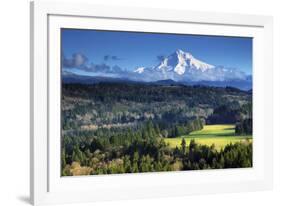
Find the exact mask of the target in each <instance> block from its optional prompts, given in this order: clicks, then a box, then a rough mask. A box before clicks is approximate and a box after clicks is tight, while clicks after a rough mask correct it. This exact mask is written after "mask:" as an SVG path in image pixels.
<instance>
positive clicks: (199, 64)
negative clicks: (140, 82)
mask: <svg viewBox="0 0 281 206" xmlns="http://www.w3.org/2000/svg"><path fill="white" fill-rule="evenodd" d="M212 68H214V66H213V65H210V64H207V63H205V62H203V61H200V60H198V59H196V58H194V57H193V56H192V55H191V54H190V53H187V52H184V51H182V50H177V51H175V52H174V53H173V54H171V55H170V56H168V57H166V58H164V59H163V60H162V62H160V64H159V65H158V66H157V67H156V68H155V69H156V70H158V71H161V72H163V73H164V72H167V71H174V72H176V73H177V74H178V75H183V74H184V73H185V70H186V69H196V70H200V71H202V72H204V71H206V70H208V69H212Z"/></svg>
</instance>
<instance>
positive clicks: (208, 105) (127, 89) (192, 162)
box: [31, 1, 273, 205]
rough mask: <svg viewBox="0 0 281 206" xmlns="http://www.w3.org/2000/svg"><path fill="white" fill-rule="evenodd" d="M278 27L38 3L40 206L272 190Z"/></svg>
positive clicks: (35, 197) (257, 21) (35, 180)
mask: <svg viewBox="0 0 281 206" xmlns="http://www.w3.org/2000/svg"><path fill="white" fill-rule="evenodd" d="M272 71H273V68H272V18H271V17H267V16H253V15H240V14H239V15H238V14H220V13H208V12H190V11H184V10H182V11H174V10H162V9H150V8H147V9H144V8H142V9H140V8H126V7H109V6H100V5H91V4H75V3H58V2H56V3H52V2H48V1H40V2H37V1H35V2H32V3H31V199H32V202H33V204H34V205H39V204H47V203H67V202H83V201H102V200H120V199H132V198H149V197H165V196H180V195H189V194H208V193H219V192H243V191H254V190H266V189H270V188H272V181H273V179H272V158H273V157H272V148H273V147H272V144H273V143H272V139H273V129H272V123H273V109H272V105H273V95H272V89H273V86H272V79H273V74H272Z"/></svg>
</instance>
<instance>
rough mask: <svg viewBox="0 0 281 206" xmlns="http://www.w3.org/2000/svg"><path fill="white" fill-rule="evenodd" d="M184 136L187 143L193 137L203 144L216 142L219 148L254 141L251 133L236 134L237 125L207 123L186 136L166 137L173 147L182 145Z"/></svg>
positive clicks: (216, 146)
mask: <svg viewBox="0 0 281 206" xmlns="http://www.w3.org/2000/svg"><path fill="white" fill-rule="evenodd" d="M182 138H185V140H186V143H187V145H188V144H189V142H190V140H191V139H194V140H195V142H197V143H198V144H202V145H208V146H211V145H212V144H215V148H216V149H217V150H219V149H221V148H224V147H225V145H227V144H230V143H236V142H247V140H249V141H250V142H251V141H252V136H251V135H247V136H246V135H242V136H237V135H235V125H205V126H204V128H203V129H202V130H200V131H195V132H192V133H190V134H189V135H186V136H181V137H177V138H165V141H166V142H167V143H169V144H170V146H171V147H176V146H178V147H180V145H181V141H182Z"/></svg>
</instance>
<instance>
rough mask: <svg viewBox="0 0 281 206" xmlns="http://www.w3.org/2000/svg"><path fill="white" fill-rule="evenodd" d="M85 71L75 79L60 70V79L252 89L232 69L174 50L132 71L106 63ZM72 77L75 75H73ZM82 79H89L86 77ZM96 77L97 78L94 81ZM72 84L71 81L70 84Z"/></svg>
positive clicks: (245, 77)
mask: <svg viewBox="0 0 281 206" xmlns="http://www.w3.org/2000/svg"><path fill="white" fill-rule="evenodd" d="M84 70H85V71H86V72H88V73H87V74H88V75H86V74H85V75H86V76H83V77H79V78H78V77H77V75H76V74H75V73H70V71H71V70H70V71H68V70H63V71H64V72H63V73H62V75H63V77H64V79H66V80H67V81H68V82H72V81H74V80H77V79H78V80H79V82H80V81H82V80H83V81H84V80H85V79H86V80H87V81H86V80H85V82H100V81H104V78H106V79H107V78H109V80H108V81H112V79H113V78H115V79H117V80H118V81H133V82H146V83H149V82H158V81H165V80H169V81H174V82H177V83H181V84H188V85H189V84H192V85H194V84H203V85H210V86H234V87H238V88H240V89H244V90H248V89H251V88H252V76H251V75H246V74H245V73H244V72H242V71H240V70H238V69H236V68H228V67H224V66H215V65H212V64H209V63H206V62H204V61H202V60H199V59H197V58H195V57H194V56H193V55H192V54H191V53H189V52H185V51H182V50H180V49H178V50H176V51H175V52H173V53H172V54H170V55H168V56H167V57H165V58H162V59H161V61H160V62H159V63H158V64H156V65H154V66H153V65H152V66H151V67H143V66H141V65H140V67H137V68H135V70H133V71H132V70H130V69H129V70H124V69H122V68H120V67H119V66H113V67H111V66H109V65H106V64H102V65H94V66H92V67H86V68H85V69H84ZM74 75H76V76H74ZM86 77H90V80H89V78H86ZM97 77H99V78H98V79H97ZM74 82H75V81H74Z"/></svg>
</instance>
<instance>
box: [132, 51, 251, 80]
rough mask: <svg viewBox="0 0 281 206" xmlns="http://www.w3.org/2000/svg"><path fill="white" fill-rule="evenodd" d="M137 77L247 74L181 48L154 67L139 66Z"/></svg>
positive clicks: (205, 77)
mask: <svg viewBox="0 0 281 206" xmlns="http://www.w3.org/2000/svg"><path fill="white" fill-rule="evenodd" d="M134 73H135V74H136V75H135V77H134V78H135V79H138V78H142V80H143V81H157V80H163V79H172V80H174V81H183V82H185V81H192V82H194V81H195V82H196V81H229V80H245V79H246V78H247V76H246V74H245V73H244V72H242V71H239V70H238V69H235V68H225V67H223V66H214V65H211V64H208V63H205V62H203V61H201V60H199V59H197V58H195V57H194V56H193V55H192V54H191V53H188V52H184V51H182V50H180V49H178V50H176V51H175V52H174V53H172V54H171V55H169V56H167V57H166V58H164V59H163V60H162V61H161V62H160V63H159V64H158V65H156V66H154V67H148V68H145V67H139V68H137V69H136V70H134Z"/></svg>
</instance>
